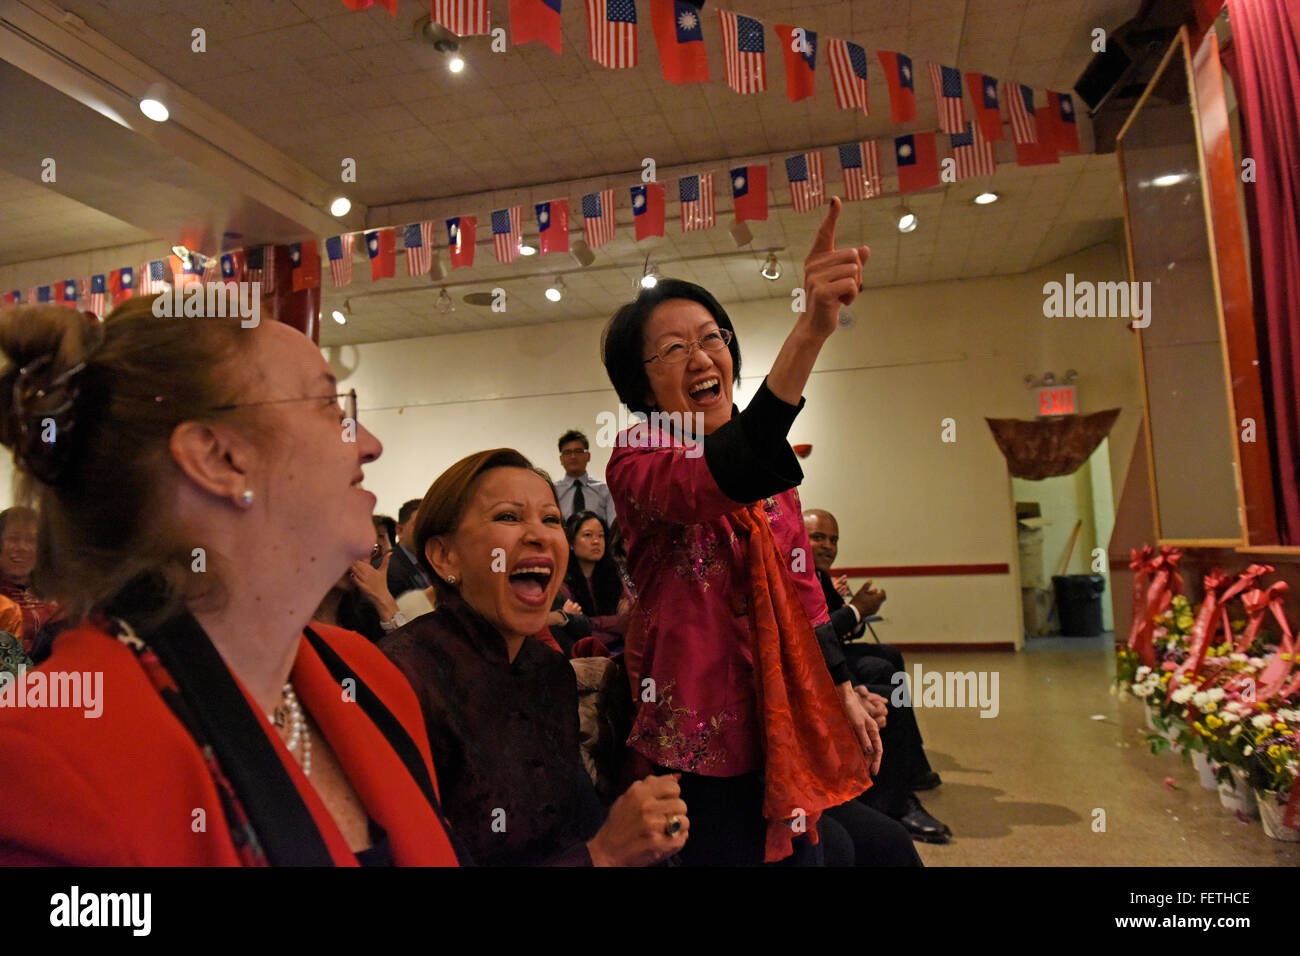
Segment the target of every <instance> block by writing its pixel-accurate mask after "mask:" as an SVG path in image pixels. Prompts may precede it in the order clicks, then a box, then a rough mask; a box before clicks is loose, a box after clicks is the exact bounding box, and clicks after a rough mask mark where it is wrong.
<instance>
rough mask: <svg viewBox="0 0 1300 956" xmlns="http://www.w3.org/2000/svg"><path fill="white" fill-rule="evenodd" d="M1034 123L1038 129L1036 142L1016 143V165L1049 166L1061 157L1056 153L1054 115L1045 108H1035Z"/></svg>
mask: <svg viewBox="0 0 1300 956" xmlns="http://www.w3.org/2000/svg"><path fill="white" fill-rule="evenodd" d="M1034 123H1035V128H1036V129H1037V131H1038V142H1036V143H1016V165H1017V166H1049V165H1051V164H1052V163H1059V162H1060V161H1061V158H1060V156H1058V155H1057V153H1056V115H1055V114H1054V113H1052V112H1051V111H1050V110H1046V109H1041V110H1035V111H1034Z"/></svg>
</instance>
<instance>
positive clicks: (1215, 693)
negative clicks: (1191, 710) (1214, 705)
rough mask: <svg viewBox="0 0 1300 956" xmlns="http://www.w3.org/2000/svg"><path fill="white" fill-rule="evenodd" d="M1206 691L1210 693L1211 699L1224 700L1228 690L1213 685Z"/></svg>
mask: <svg viewBox="0 0 1300 956" xmlns="http://www.w3.org/2000/svg"><path fill="white" fill-rule="evenodd" d="M1205 693H1206V694H1208V695H1209V698H1210V700H1213V701H1220V700H1223V698H1224V697H1226V696H1227V694H1226V692H1225V691H1224V689H1223V688H1222V687H1211V688H1210V689H1209V690H1207V691H1206V692H1205Z"/></svg>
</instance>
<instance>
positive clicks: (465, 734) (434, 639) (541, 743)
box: [379, 448, 689, 866]
mask: <svg viewBox="0 0 1300 956" xmlns="http://www.w3.org/2000/svg"><path fill="white" fill-rule="evenodd" d="M414 529H415V530H414V537H415V544H416V547H417V553H418V554H419V555H420V558H421V559H422V562H423V563H424V564H425V567H426V569H427V570H428V571H429V572H430V576H431V577H432V578H433V580H434V587H435V588H436V589H437V591H438V609H437V610H436V611H434V612H433V613H432V614H428V615H425V616H424V617H421V618H419V619H417V620H415V621H412V622H411V623H410V624H408V625H406V627H404V628H402V629H401V630H400V631H398V632H397V633H396V634H393V635H391V636H389V637H386V638H385V639H384V640H383V641H381V642H380V645H379V647H380V650H382V651H383V652H384V653H386V654H387V655H388V656H389V657H390V658H391V659H392V661H393V662H394V663H395V664H397V666H398V667H399V668H400V669H401V670H402V672H403V673H404V674H405V675H406V676H407V678H408V679H409V680H410V682H411V686H412V687H414V688H415V692H416V696H417V697H418V698H419V700H420V706H421V708H422V709H423V711H424V717H425V721H426V724H427V728H428V731H429V735H430V744H431V746H432V750H433V753H434V754H435V757H434V759H435V761H436V762H437V764H438V772H439V778H438V779H439V783H440V785H441V787H442V799H443V806H444V808H445V810H446V812H447V817H448V819H449V820H450V821H451V822H452V826H453V827H454V828H455V830H456V834H457V836H458V837H459V838H460V839H462V840H464V841H465V842H466V843H467V844H468V846H469V852H470V853H471V854H472V855H473V857H474V859H475V861H476V862H478V863H486V864H503V865H591V864H595V865H598V866H599V865H619V864H623V865H629V864H630V865H644V864H650V863H655V862H657V861H659V860H662V859H664V858H665V857H667V856H670V855H672V854H673V853H676V852H677V851H678V850H680V849H681V847H682V845H683V844H684V843H685V841H686V837H687V833H688V831H689V821H688V820H687V817H686V804H685V803H683V801H682V800H681V797H680V793H679V790H678V786H677V781H676V779H675V778H674V777H673V776H672V775H667V774H666V775H663V776H658V777H654V778H651V779H648V780H645V781H641V782H639V783H637V784H633V786H632V787H631V788H630V789H629V790H628V791H627V792H626V793H624V794H623V796H621V797H620V798H619V799H618V800H616V801H614V804H613V806H611V807H610V808H609V811H608V815H607V814H606V811H605V808H604V806H603V805H602V803H601V800H600V798H599V797H598V796H597V793H596V790H595V787H594V786H593V784H592V780H591V777H590V776H588V774H587V771H586V770H585V769H584V767H583V763H582V760H581V757H580V755H579V742H578V690H577V682H576V680H575V677H574V670H573V668H572V667H571V666H570V665H569V662H568V661H566V660H565V659H564V658H563V657H561V656H560V655H559V654H556V653H554V652H553V651H551V650H549V649H547V648H546V647H545V646H543V645H542V644H541V643H540V642H539V641H538V640H537V639H536V637H534V636H533V635H536V634H537V633H538V631H539V630H540V629H541V628H542V627H543V625H544V624H545V620H546V617H547V614H548V613H549V612H550V608H551V607H552V606H553V602H554V600H555V596H556V594H557V593H558V592H559V588H560V582H561V580H562V579H563V576H564V569H565V565H566V564H567V561H568V550H569V549H568V543H567V541H566V540H565V536H564V529H563V524H562V520H561V518H560V507H559V504H558V502H557V501H556V498H555V491H554V488H553V487H552V486H551V485H550V484H549V483H548V482H546V481H545V480H543V479H542V478H541V477H540V476H539V475H538V474H537V473H536V472H535V471H534V470H533V468H532V465H531V464H530V463H529V462H528V460H527V459H526V458H524V457H523V456H522V455H520V454H519V453H518V452H517V451H514V450H513V449H508V448H497V449H493V450H490V451H482V452H478V453H477V454H474V455H470V456H468V457H467V458H464V459H462V460H461V461H459V462H457V463H456V464H454V465H452V466H451V467H450V468H449V469H447V471H445V472H444V473H443V474H442V475H441V476H440V477H439V478H438V479H437V480H436V481H435V482H434V483H433V485H432V486H431V487H430V488H429V492H428V494H426V495H425V497H424V502H423V503H422V504H421V505H420V510H419V512H418V513H417V515H416V517H415V523H414ZM502 553H504V555H505V569H506V570H505V573H499V571H497V570H494V569H493V565H494V555H500V554H502ZM499 567H500V565H498V568H499Z"/></svg>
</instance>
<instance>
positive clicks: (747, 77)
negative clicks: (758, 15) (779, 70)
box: [718, 10, 767, 93]
mask: <svg viewBox="0 0 1300 956" xmlns="http://www.w3.org/2000/svg"><path fill="white" fill-rule="evenodd" d="M718 16H719V17H720V18H721V20H722V52H723V55H724V58H725V59H726V61H727V85H728V86H729V87H731V88H732V89H733V90H735V91H736V92H737V93H761V92H763V91H764V90H766V89H767V56H766V54H765V53H764V52H763V24H761V23H760V22H759V21H757V20H755V19H754V18H753V17H742V16H741V15H740V14H737V13H732V12H731V11H730V10H719V11H718Z"/></svg>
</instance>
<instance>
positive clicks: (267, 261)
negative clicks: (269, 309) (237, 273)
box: [248, 246, 275, 295]
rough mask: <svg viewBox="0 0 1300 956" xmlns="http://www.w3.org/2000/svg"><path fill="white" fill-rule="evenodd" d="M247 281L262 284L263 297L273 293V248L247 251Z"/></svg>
mask: <svg viewBox="0 0 1300 956" xmlns="http://www.w3.org/2000/svg"><path fill="white" fill-rule="evenodd" d="M248 281H249V282H260V283H262V293H263V294H264V295H266V294H269V293H271V292H274V291H275V246H254V247H253V248H252V249H249V250H248Z"/></svg>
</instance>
